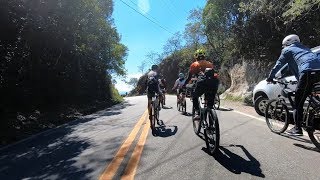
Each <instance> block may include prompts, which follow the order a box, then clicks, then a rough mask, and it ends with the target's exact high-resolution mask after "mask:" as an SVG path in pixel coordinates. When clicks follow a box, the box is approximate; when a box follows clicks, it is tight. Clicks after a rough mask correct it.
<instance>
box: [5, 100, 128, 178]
mask: <svg viewBox="0 0 320 180" xmlns="http://www.w3.org/2000/svg"><path fill="white" fill-rule="evenodd" d="M130 105H131V104H129V103H122V104H120V105H117V106H114V107H112V108H109V109H107V110H103V111H99V112H97V113H94V114H92V115H88V116H85V117H83V118H82V119H79V120H75V121H73V122H71V123H69V124H68V125H66V126H61V127H59V128H56V129H54V130H50V131H47V132H44V133H42V134H39V135H38V136H36V137H35V138H32V139H29V140H26V141H24V142H21V143H18V144H16V145H12V146H8V147H7V148H4V149H2V150H0V160H1V161H0V179H92V177H90V176H92V173H93V172H94V171H96V169H95V168H94V166H91V165H90V164H91V163H95V164H96V163H98V164H100V163H101V164H105V159H104V160H103V159H94V158H96V157H98V154H99V153H101V152H106V153H108V152H110V153H111V152H114V151H116V149H117V148H118V147H119V146H120V143H121V139H122V137H117V138H106V141H108V142H114V143H113V144H111V145H106V146H102V147H101V148H100V149H98V150H97V149H95V151H93V147H95V146H96V144H94V141H92V137H95V136H96V134H97V135H98V134H99V132H100V131H101V129H103V128H102V126H105V124H103V123H101V122H104V121H103V120H97V121H93V120H94V119H96V118H99V117H102V116H112V115H117V114H121V113H122V109H124V108H126V107H127V106H130ZM98 121H100V122H98ZM85 123H90V126H88V127H87V125H86V124H85ZM82 124H85V125H82ZM91 136H92V137H91ZM110 156H111V157H112V155H110ZM79 159H81V161H79Z"/></svg>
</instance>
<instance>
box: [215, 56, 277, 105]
mask: <svg viewBox="0 0 320 180" xmlns="http://www.w3.org/2000/svg"><path fill="white" fill-rule="evenodd" d="M271 66H272V64H271V63H269V64H263V63H261V62H245V61H242V62H240V63H237V64H234V65H233V66H231V67H223V68H221V83H222V86H223V87H225V88H226V91H225V92H224V93H223V94H222V97H223V98H225V97H236V98H238V99H244V98H246V97H247V96H250V93H252V91H253V88H254V86H255V85H256V84H257V83H258V82H259V81H261V80H263V79H265V78H266V77H267V76H268V73H269V72H270V67H271Z"/></svg>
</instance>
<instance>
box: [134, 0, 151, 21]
mask: <svg viewBox="0 0 320 180" xmlns="http://www.w3.org/2000/svg"><path fill="white" fill-rule="evenodd" d="M129 1H130V2H131V3H132V4H134V5H136V6H137V7H138V8H139V5H138V4H137V3H135V2H134V1H132V0H129ZM142 11H143V12H144V13H145V14H148V15H149V17H151V18H152V19H153V20H154V21H157V19H156V18H154V17H152V16H151V15H150V14H149V13H148V12H146V11H144V10H142Z"/></svg>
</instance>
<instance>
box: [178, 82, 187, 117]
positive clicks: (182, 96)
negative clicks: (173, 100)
mask: <svg viewBox="0 0 320 180" xmlns="http://www.w3.org/2000/svg"><path fill="white" fill-rule="evenodd" d="M177 93H179V94H178V98H177V109H178V111H181V112H182V113H184V114H185V113H186V112H187V102H186V90H185V88H182V89H180V90H179V89H177Z"/></svg>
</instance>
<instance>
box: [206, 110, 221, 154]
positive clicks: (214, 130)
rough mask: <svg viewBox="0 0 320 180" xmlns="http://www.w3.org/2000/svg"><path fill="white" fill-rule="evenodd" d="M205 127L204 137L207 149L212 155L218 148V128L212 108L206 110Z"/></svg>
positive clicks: (216, 117) (217, 121)
mask: <svg viewBox="0 0 320 180" xmlns="http://www.w3.org/2000/svg"><path fill="white" fill-rule="evenodd" d="M206 121H207V127H206V128H205V129H204V137H205V140H206V146H207V150H208V152H209V153H210V154H211V155H214V154H215V153H216V152H217V150H218V149H219V143H220V128H219V120H218V116H217V113H216V111H215V110H214V109H210V110H209V111H207V116H206Z"/></svg>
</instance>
